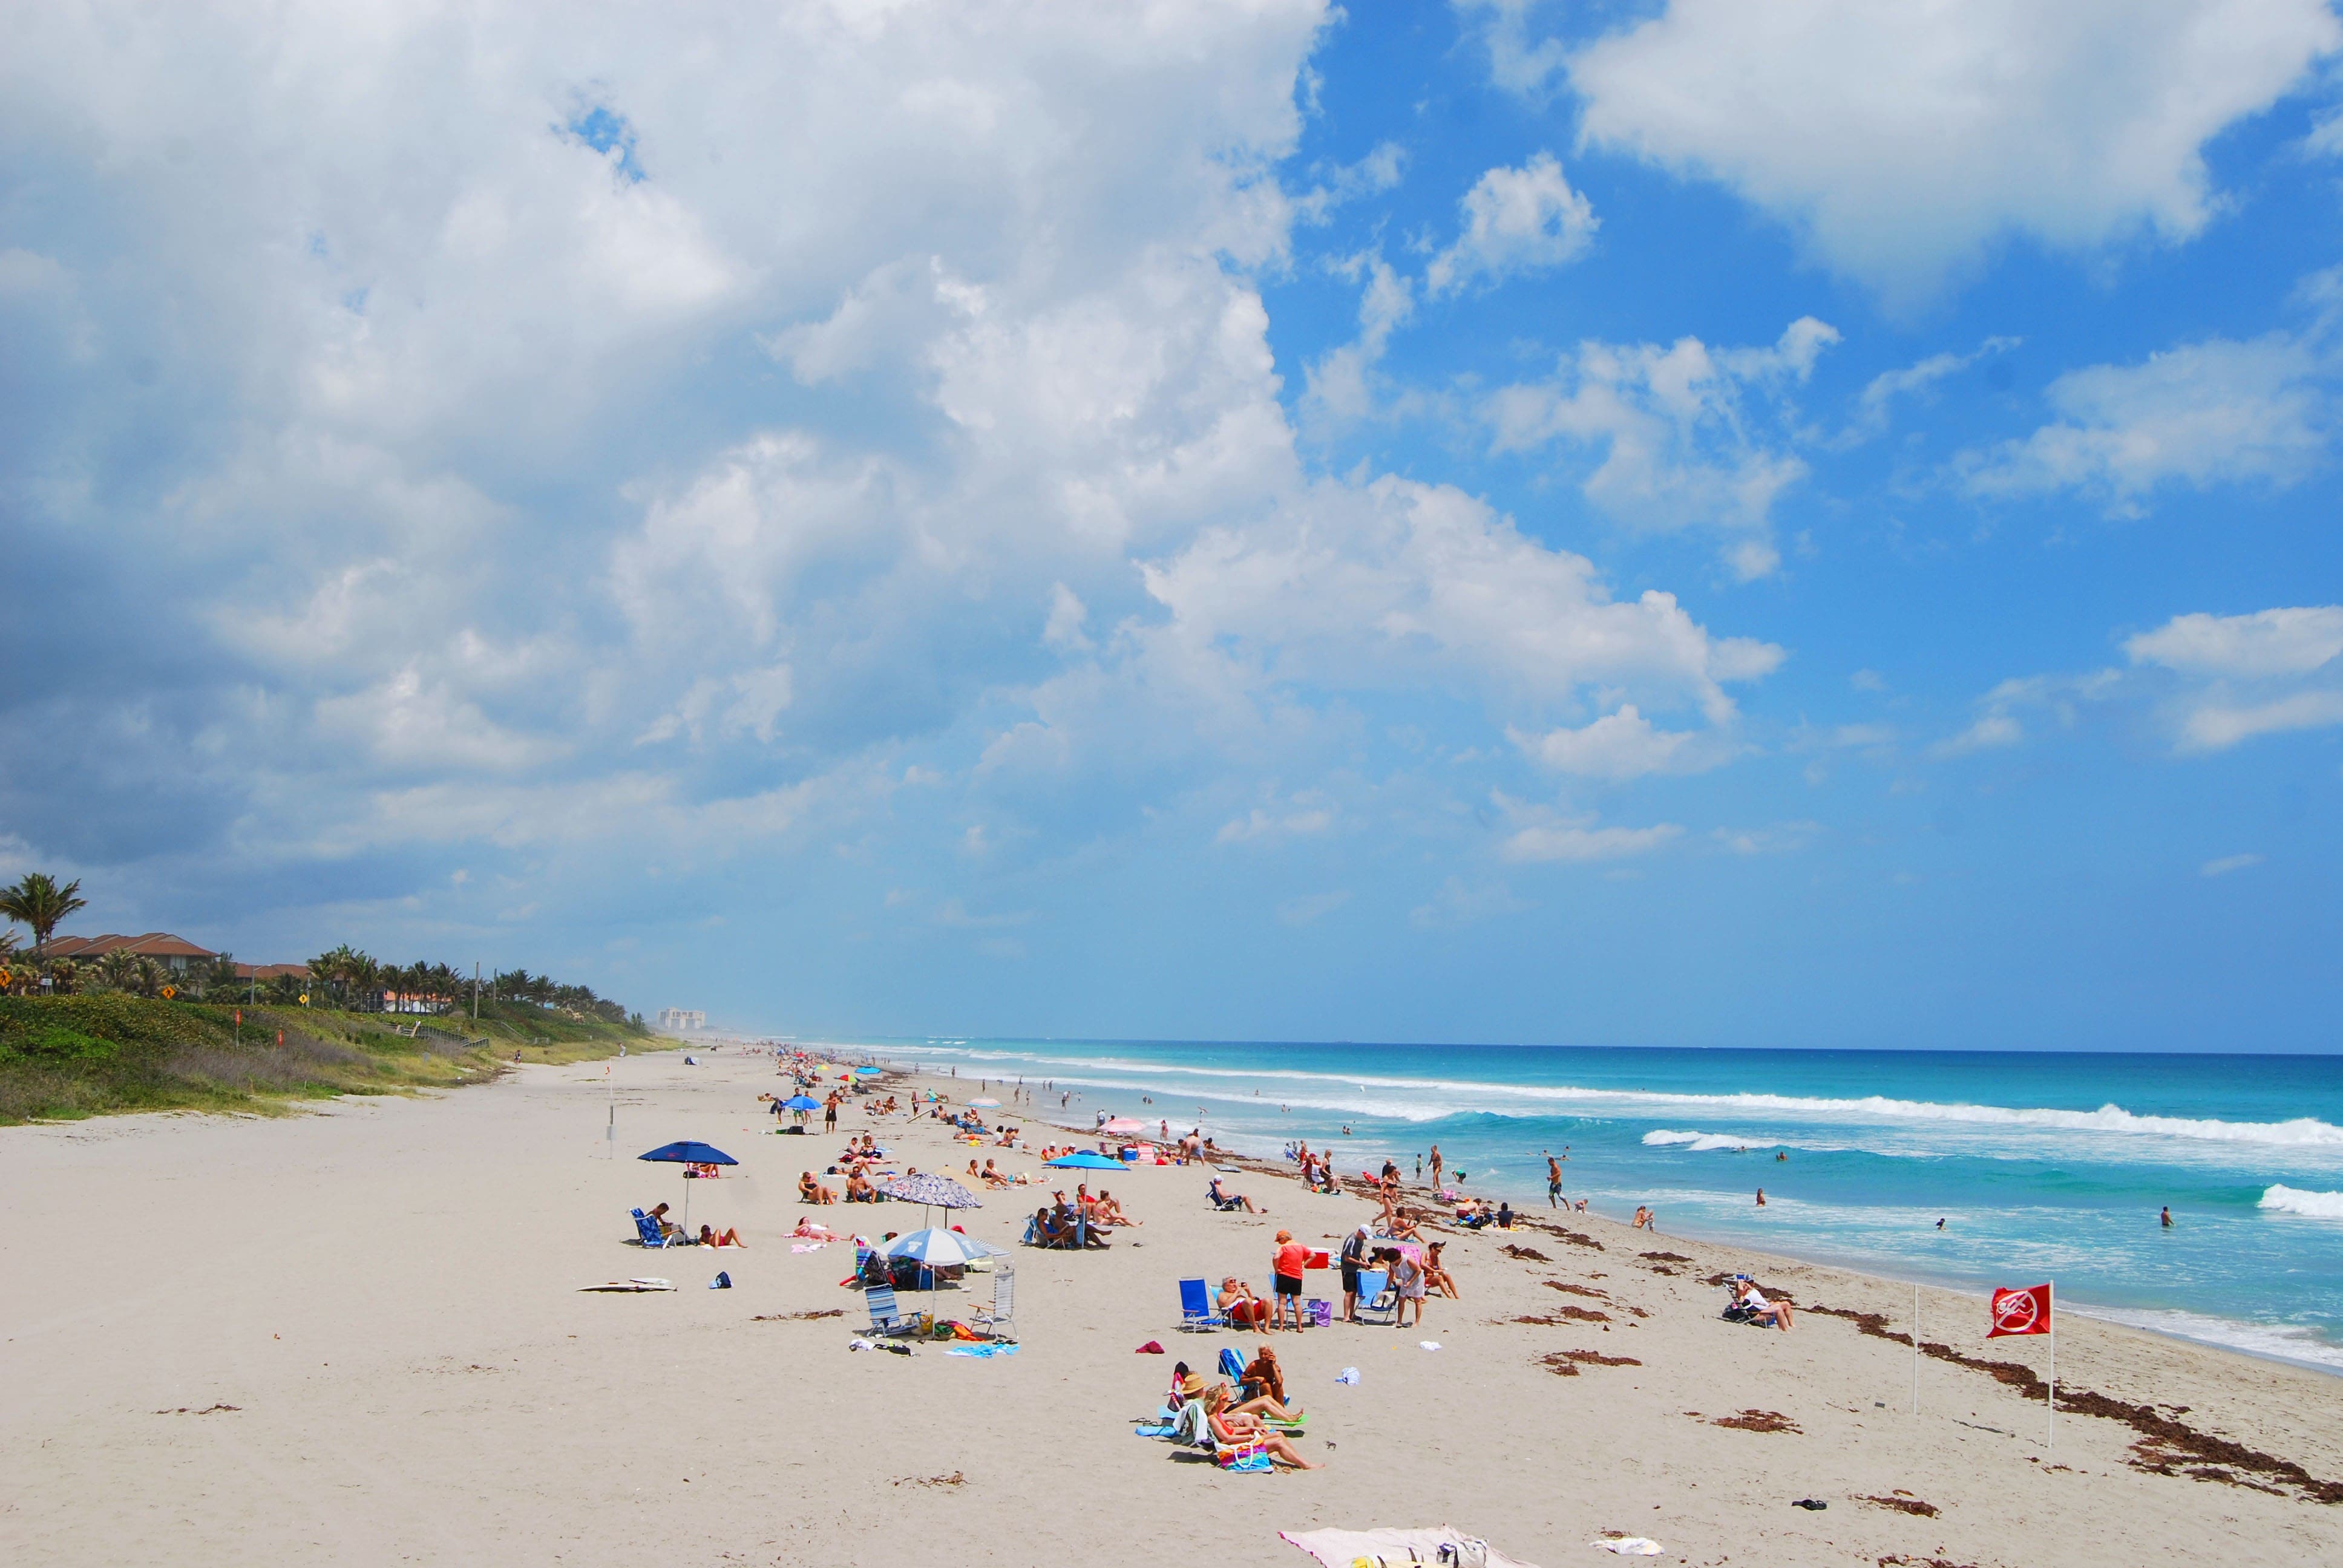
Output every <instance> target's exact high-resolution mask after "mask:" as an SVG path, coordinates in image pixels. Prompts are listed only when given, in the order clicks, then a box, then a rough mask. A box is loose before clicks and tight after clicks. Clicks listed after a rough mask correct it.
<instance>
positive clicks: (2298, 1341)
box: [2059, 1296, 2343, 1372]
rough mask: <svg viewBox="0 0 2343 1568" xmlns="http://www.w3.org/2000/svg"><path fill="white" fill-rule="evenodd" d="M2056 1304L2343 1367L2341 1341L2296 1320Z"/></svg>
mask: <svg viewBox="0 0 2343 1568" xmlns="http://www.w3.org/2000/svg"><path fill="white" fill-rule="evenodd" d="M2059 1305H2060V1307H2061V1308H2062V1309H2064V1310H2066V1311H2071V1312H2075V1313H2076V1314H2077V1315H2078V1316H2082V1317H2090V1318H2102V1319H2105V1320H2106V1321H2107V1322H2111V1323H2122V1324H2124V1325H2126V1326H2127V1327H2129V1328H2135V1329H2147V1330H2149V1331H2150V1332H2155V1333H2159V1334H2171V1335H2173V1336H2175V1337H2176V1338H2179V1339H2184V1340H2197V1341H2200V1342H2203V1343H2206V1344H2211V1345H2219V1346H2222V1347H2223V1348H2224V1349H2227V1350H2236V1351H2244V1352H2247V1354H2249V1355H2258V1356H2274V1357H2276V1358H2277V1359H2278V1360H2280V1361H2289V1362H2304V1363H2307V1364H2308V1365H2310V1366H2315V1367H2318V1368H2320V1369H2322V1370H2323V1371H2327V1372H2338V1371H2343V1345H2338V1344H2337V1343H2336V1342H2334V1341H2332V1340H2330V1339H2328V1338H2327V1337H2326V1336H2325V1335H2324V1334H2321V1333H2320V1332H2318V1331H2317V1330H2316V1329H2312V1328H2308V1327H2306V1326H2304V1325H2302V1324H2299V1323H2270V1322H2262V1323H2249V1322H2238V1321H2237V1320H2236V1319H2234V1318H2216V1317H2210V1316H2207V1314H2205V1313H2203V1312H2178V1311H2158V1310H2154V1309H2147V1308H2131V1307H2073V1308H2068V1307H2066V1299H2065V1297H2064V1296H2061V1297H2060V1298H2059Z"/></svg>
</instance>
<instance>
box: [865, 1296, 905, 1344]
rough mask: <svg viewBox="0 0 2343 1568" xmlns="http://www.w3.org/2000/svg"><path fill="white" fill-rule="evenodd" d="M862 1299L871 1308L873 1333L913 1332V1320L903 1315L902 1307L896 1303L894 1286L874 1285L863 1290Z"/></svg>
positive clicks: (881, 1334) (884, 1334) (882, 1334)
mask: <svg viewBox="0 0 2343 1568" xmlns="http://www.w3.org/2000/svg"><path fill="white" fill-rule="evenodd" d="M862 1299H863V1301H864V1302H866V1303H868V1304H869V1306H870V1332H872V1333H874V1334H878V1335H880V1336H882V1337H883V1336H886V1335H889V1334H907V1333H910V1332H911V1320H910V1319H909V1318H906V1317H905V1316H903V1310H902V1308H900V1307H899V1306H897V1305H896V1304H895V1287H894V1286H892V1285H873V1286H871V1287H870V1289H869V1290H867V1291H865V1292H862Z"/></svg>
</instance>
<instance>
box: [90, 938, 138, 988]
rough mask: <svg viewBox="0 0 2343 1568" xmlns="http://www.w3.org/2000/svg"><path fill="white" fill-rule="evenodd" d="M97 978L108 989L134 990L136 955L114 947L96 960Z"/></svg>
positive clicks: (136, 973) (136, 969) (136, 981)
mask: <svg viewBox="0 0 2343 1568" xmlns="http://www.w3.org/2000/svg"><path fill="white" fill-rule="evenodd" d="M97 978H98V980H99V981H100V983H102V984H104V985H105V986H106V988H107V989H108V990H136V989H137V985H138V955H137V954H136V953H133V952H130V951H128V950H125V949H122V948H116V949H115V950H113V951H112V952H110V953H108V954H106V956H105V957H104V958H102V959H100V960H97Z"/></svg>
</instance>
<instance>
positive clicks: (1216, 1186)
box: [1204, 1176, 1244, 1213]
mask: <svg viewBox="0 0 2343 1568" xmlns="http://www.w3.org/2000/svg"><path fill="white" fill-rule="evenodd" d="M1204 1196H1205V1197H1207V1198H1209V1199H1211V1200H1212V1207H1213V1208H1215V1209H1218V1210H1220V1211H1222V1213H1226V1212H1227V1211H1230V1210H1231V1209H1238V1208H1242V1207H1243V1206H1244V1198H1243V1196H1242V1194H1239V1193H1235V1192H1231V1191H1227V1190H1226V1189H1225V1188H1223V1187H1222V1185H1221V1179H1220V1178H1219V1177H1217V1176H1215V1177H1213V1178H1212V1184H1211V1185H1209V1186H1207V1187H1206V1188H1205V1189H1204Z"/></svg>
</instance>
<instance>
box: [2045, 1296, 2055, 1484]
mask: <svg viewBox="0 0 2343 1568" xmlns="http://www.w3.org/2000/svg"><path fill="white" fill-rule="evenodd" d="M2046 1295H2047V1297H2048V1299H2049V1302H2050V1306H2051V1312H2050V1398H2049V1402H2048V1403H2049V1416H2050V1437H2049V1441H2048V1442H2045V1443H2044V1444H2043V1445H2042V1446H2043V1450H2044V1452H2047V1453H2048V1454H2050V1455H2051V1456H2052V1457H2053V1458H2056V1456H2057V1452H2058V1312H2057V1305H2058V1287H2057V1285H2056V1284H2055V1283H2053V1284H2051V1285H2049V1286H2047V1287H2046Z"/></svg>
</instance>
